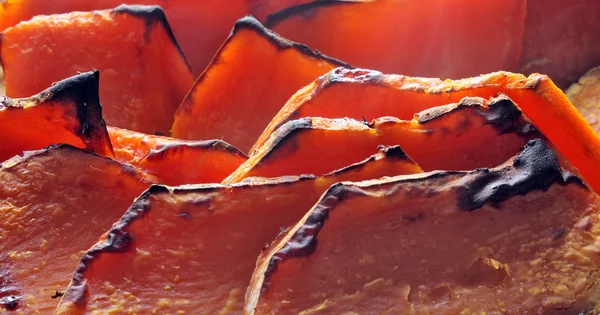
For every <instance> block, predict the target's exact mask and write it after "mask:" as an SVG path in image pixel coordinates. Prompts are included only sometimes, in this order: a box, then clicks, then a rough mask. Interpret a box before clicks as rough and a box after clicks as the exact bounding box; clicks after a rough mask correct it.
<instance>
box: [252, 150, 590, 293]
mask: <svg viewBox="0 0 600 315" xmlns="http://www.w3.org/2000/svg"><path fill="white" fill-rule="evenodd" d="M443 179H446V180H450V181H451V183H450V187H448V185H444V186H445V187H446V188H444V189H452V190H453V191H455V192H456V193H457V200H456V203H457V206H458V208H459V209H461V210H463V211H474V210H477V209H479V208H481V207H483V206H484V205H485V204H491V205H495V206H498V205H499V204H500V203H501V202H503V201H505V200H508V199H510V198H512V197H514V196H518V195H526V194H527V193H529V192H532V191H535V190H542V191H546V190H547V189H548V188H549V187H550V186H551V185H553V184H559V185H568V184H571V183H575V184H577V185H580V186H581V187H583V188H585V189H587V188H586V187H585V185H584V184H583V182H582V181H581V180H580V179H579V178H578V177H576V176H575V175H573V174H571V173H569V172H568V171H564V170H562V169H561V167H560V164H559V161H558V157H557V156H556V155H555V154H554V152H552V150H550V148H548V146H547V145H546V144H545V143H544V142H543V141H542V140H540V139H536V140H530V141H529V142H528V143H527V144H526V145H525V146H524V147H523V149H522V151H521V153H519V155H517V157H516V158H515V159H514V160H513V162H512V164H509V165H505V166H501V167H498V168H494V169H477V170H475V171H471V172H458V171H456V172H454V171H453V172H439V171H438V172H431V173H424V174H422V175H416V176H398V177H393V178H390V179H387V180H381V181H377V180H376V181H366V182H363V183H362V184H361V183H350V182H346V183H338V184H335V185H333V186H332V187H331V188H329V190H327V192H326V193H325V194H324V195H323V197H321V200H320V201H319V202H318V203H317V204H316V205H315V206H314V207H313V209H311V210H310V214H309V215H308V217H307V218H306V220H305V221H304V222H303V223H302V224H301V225H299V227H298V228H297V229H296V230H295V232H294V234H293V235H292V236H291V237H290V238H289V239H288V240H287V241H286V242H285V245H284V246H282V247H281V248H280V249H279V250H277V251H276V252H275V253H274V254H273V255H272V256H271V257H267V259H269V262H268V267H267V269H266V271H265V273H264V281H263V283H262V284H261V290H266V289H268V286H269V278H270V276H271V275H272V274H273V273H274V272H275V271H276V270H277V266H278V264H279V262H282V261H285V260H288V259H290V258H294V257H303V256H308V255H310V254H312V253H313V252H314V251H315V249H316V247H317V235H318V234H319V231H320V230H321V229H322V228H323V226H324V224H325V222H326V221H327V219H328V217H329V213H330V211H332V210H334V209H335V207H336V206H337V205H338V204H339V203H340V202H342V201H344V200H347V199H351V198H353V197H356V196H367V195H368V194H369V192H368V190H366V189H365V188H369V187H380V186H383V185H385V186H395V185H402V184H408V183H414V182H418V181H430V182H432V183H430V184H428V185H427V186H428V187H429V189H430V190H432V189H433V190H435V189H437V188H436V185H435V183H433V182H434V181H436V180H443ZM454 179H455V180H454ZM433 193H436V192H435V191H434V192H433ZM274 246H277V244H276V243H274Z"/></svg>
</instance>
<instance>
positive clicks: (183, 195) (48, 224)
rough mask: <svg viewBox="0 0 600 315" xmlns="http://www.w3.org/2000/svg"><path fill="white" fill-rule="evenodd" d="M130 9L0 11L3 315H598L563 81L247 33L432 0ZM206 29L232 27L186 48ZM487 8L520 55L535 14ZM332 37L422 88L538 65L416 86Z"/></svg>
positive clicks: (587, 212) (587, 186) (459, 57)
mask: <svg viewBox="0 0 600 315" xmlns="http://www.w3.org/2000/svg"><path fill="white" fill-rule="evenodd" d="M112 2H114V1H99V3H98V4H97V6H98V7H94V6H92V5H82V4H77V3H76V2H75V1H65V3H64V4H57V5H56V6H53V7H44V6H37V5H36V3H35V1H31V0H30V1H25V0H21V1H16V2H15V3H14V4H12V3H11V2H9V3H8V5H2V6H0V21H9V22H6V23H8V24H7V25H5V26H2V24H0V26H2V27H6V29H4V30H3V32H2V33H1V36H2V37H1V38H2V41H1V44H0V60H1V61H2V66H3V68H4V75H5V79H6V92H7V94H8V96H10V97H11V98H8V97H0V126H1V128H2V133H3V135H4V136H3V137H2V139H1V140H0V141H1V142H2V143H1V144H0V159H1V160H2V164H1V167H0V179H1V182H2V184H3V185H2V187H1V188H0V222H1V223H0V306H1V307H2V310H4V311H8V312H9V313H10V312H15V313H25V314H27V313H36V312H37V313H52V312H55V313H56V314H84V313H96V312H97V313H104V312H109V313H111V312H112V313H140V314H146V313H154V314H163V313H207V314H214V313H223V314H228V313H232V314H235V313H246V314H297V313H302V314H313V313H326V314H343V313H352V312H353V313H358V314H362V313H390V314H405V313H406V314H410V313H448V314H457V313H462V314H471V313H477V314H479V313H481V312H488V313H494V312H498V313H518V314H523V313H548V312H559V311H566V312H570V313H573V312H576V313H580V312H588V311H589V312H593V311H598V309H597V307H596V302H597V299H596V297H595V292H596V290H597V285H598V284H599V283H600V282H599V280H600V274H599V273H598V270H599V266H600V259H598V257H599V256H598V254H599V252H600V248H598V244H599V242H600V241H598V239H599V236H600V232H599V231H600V217H599V216H598V215H599V211H600V209H599V207H600V198H599V197H598V195H597V194H596V192H597V191H600V176H599V175H598V174H600V137H598V135H597V134H596V133H595V132H594V131H593V130H592V128H591V127H590V126H589V124H588V123H587V122H586V121H585V120H584V118H583V117H582V116H581V115H580V114H579V113H578V112H577V110H576V109H575V107H574V106H573V105H572V104H571V103H570V102H569V100H568V99H567V97H566V96H565V94H563V92H562V91H561V90H560V89H559V88H558V87H557V86H556V85H555V84H554V83H553V82H552V81H551V80H550V78H549V77H547V76H544V75H540V74H532V75H530V76H529V77H526V76H523V75H520V74H515V73H510V72H502V71H500V72H491V73H489V74H486V75H480V76H475V77H470V78H466V79H456V80H440V79H427V78H420V77H409V76H403V75H393V74H383V73H381V72H379V71H375V70H367V69H361V68H354V67H353V66H351V65H349V64H348V63H346V62H344V61H341V60H338V59H335V58H332V57H329V56H326V55H323V54H322V53H319V52H317V51H313V50H311V49H310V48H309V47H308V46H306V45H303V44H299V43H295V42H292V41H290V40H288V39H285V38H283V37H281V36H280V35H278V34H276V33H274V32H273V31H272V30H270V29H268V28H266V27H265V26H263V25H262V24H261V21H259V20H257V19H256V18H254V17H251V16H245V17H243V15H244V14H247V13H252V14H254V15H255V16H257V17H258V18H259V19H261V20H263V21H266V23H267V25H269V26H270V27H273V28H275V29H278V28H280V30H281V31H282V33H286V32H289V30H290V29H292V28H293V25H294V24H295V23H300V22H299V20H300V19H301V18H303V17H304V16H305V15H304V14H305V13H306V12H307V10H309V11H310V10H312V11H311V12H313V15H312V17H311V18H310V19H308V21H306V22H303V23H305V25H306V28H307V29H309V28H311V27H318V26H319V25H323V24H322V23H329V22H330V21H331V19H327V18H326V17H327V16H328V15H336V14H341V15H344V14H345V15H346V16H347V17H352V18H348V19H349V20H354V19H358V20H362V19H365V18H366V19H368V17H367V16H369V15H360V16H358V15H357V12H359V11H357V10H359V9H360V10H369V12H373V14H374V16H378V15H379V16H382V17H385V18H388V19H390V20H394V21H396V20H397V19H393V16H390V15H389V14H390V13H388V12H389V11H393V12H400V10H399V7H402V6H404V7H402V8H403V9H405V11H402V12H410V10H418V9H419V8H421V6H422V5H425V4H421V2H419V1H404V2H397V3H396V2H393V1H387V0H381V1H374V2H360V3H359V2H356V3H346V2H335V1H332V2H331V3H329V2H316V3H311V4H299V3H301V2H306V1H283V2H281V3H279V2H277V3H271V1H267V0H246V1H241V0H240V1H237V2H236V1H234V2H235V3H233V2H232V3H231V4H229V5H230V6H231V10H225V8H224V7H223V6H222V4H219V3H217V2H214V3H212V2H211V1H206V3H204V2H203V3H202V4H198V3H196V2H194V1H187V2H186V1H181V3H179V4H170V3H166V2H165V3H159V4H161V6H163V7H164V11H163V8H161V7H159V6H146V5H121V6H118V7H116V8H114V9H106V8H110V7H113V6H116V5H118V3H112ZM137 2H140V4H154V3H155V2H152V3H145V1H137ZM159 2H160V1H159ZM425 2H432V3H429V4H427V5H433V6H435V5H440V6H444V5H446V6H447V5H448V4H445V2H443V4H442V2H439V3H438V4H433V2H436V1H433V0H431V1H425ZM533 2H535V1H533ZM519 3H520V4H519ZM11 4H12V5H11ZM295 4H298V6H294V7H291V8H288V9H285V8H286V7H288V6H291V5H295ZM78 5H80V6H82V7H78ZM94 9H105V10H98V11H93V12H92V11H87V12H85V11H78V12H71V13H65V14H56V15H40V16H36V17H33V18H32V19H31V20H29V21H26V20H27V19H28V18H30V17H31V16H33V15H35V14H40V13H47V14H48V13H62V12H69V11H76V10H94ZM278 9H285V10H283V11H281V12H278V13H275V14H272V15H270V16H269V17H267V16H268V14H269V13H272V12H274V11H273V10H278ZM527 9H531V8H527ZM534 9H535V7H534ZM40 10H41V11H40ZM201 10H204V11H203V12H205V13H204V14H206V15H210V14H209V13H207V12H213V13H214V14H216V12H221V11H220V10H223V11H227V12H228V14H227V17H225V16H224V17H223V19H222V20H219V21H209V22H206V23H205V24H202V25H195V24H191V26H190V27H191V28H194V29H193V30H185V25H186V24H185V21H189V19H190V18H191V17H196V20H195V21H196V23H199V22H198V21H200V19H199V18H197V16H198V15H194V12H197V11H201ZM407 10H408V11H407ZM472 10H473V12H471V13H477V15H478V16H480V15H482V14H485V13H486V12H491V11H494V12H496V13H497V12H505V14H506V15H507V16H510V17H511V19H507V20H505V22H507V23H508V22H510V23H509V24H510V25H511V26H513V27H514V28H515V31H514V32H508V33H503V34H504V35H506V34H508V35H509V37H510V39H511V40H512V43H516V44H515V45H517V46H519V47H520V45H521V44H518V42H519V41H518V40H516V41H515V38H517V39H518V38H521V37H523V36H524V35H523V34H526V33H527V30H528V28H527V27H525V26H526V25H527V23H525V22H526V20H525V13H524V12H525V11H524V10H526V8H525V2H515V3H513V4H507V2H497V3H496V4H493V5H491V6H483V5H482V6H476V5H472ZM489 10H491V11H489ZM165 12H166V14H165ZM467 13H468V12H467ZM403 14H404V13H403ZM461 14H462V13H461ZM465 14H466V13H465ZM237 15H242V16H239V18H240V19H239V20H237V22H235V23H234V21H230V22H231V23H230V22H228V19H230V18H231V16H236V18H237V17H238V16H237ZM409 16H410V15H409ZM3 17H6V19H3ZM8 17H10V19H8ZM433 18H435V15H432V16H429V15H418V16H417V17H415V18H414V19H413V20H411V19H410V18H408V20H409V22H410V23H413V24H411V25H413V27H418V26H419V25H422V24H423V23H425V24H428V25H431V23H430V22H428V21H430V19H433ZM234 19H235V18H234ZM402 20H403V21H405V20H407V19H402ZM10 21H13V22H10ZM19 21H22V22H21V23H18V22H19ZM10 23H12V24H10ZM17 23H18V24H17ZM227 23H229V24H227ZM339 23H341V24H340V25H338V26H339V27H342V26H345V27H347V26H349V25H346V24H344V23H345V22H344V21H343V19H339ZM389 23H391V22H389ZM403 23H408V22H403ZM519 23H521V24H519ZM9 24H10V25H9ZM224 24H227V25H228V26H227V28H229V27H231V25H233V29H232V31H231V33H230V35H229V37H227V38H226V39H225V38H223V39H222V40H224V43H223V45H222V46H221V47H220V49H218V51H216V55H214V57H213V58H212V61H211V62H208V61H206V56H207V54H208V55H210V56H212V53H214V50H215V49H216V47H214V45H213V44H210V45H209V44H207V45H206V47H200V46H198V45H197V44H192V42H193V38H195V37H193V36H191V35H192V34H193V32H194V31H199V30H201V29H202V28H209V29H210V28H215V29H218V30H219V32H221V31H222V29H223V27H224V26H222V25H224ZM519 25H521V26H522V27H519ZM452 28H453V29H455V30H456V32H453V33H452V34H453V36H459V37H457V40H458V39H460V38H461V37H460V36H466V35H468V34H469V33H468V32H469V29H472V28H470V27H466V26H464V25H461V24H458V25H452ZM278 30H279V29H278ZM340 30H343V32H351V30H350V29H345V28H340ZM362 31H364V30H362ZM219 32H216V33H215V34H217V35H215V36H217V37H218V34H219ZM357 32H358V31H357ZM461 32H462V33H461ZM477 34H478V36H479V37H477V36H474V37H473V38H472V40H473V41H479V42H481V41H485V39H486V36H489V35H487V34H486V32H485V30H481V29H479V30H476V34H474V35H477ZM296 35H298V36H305V35H306V34H305V33H304V31H302V32H300V31H299V32H297V34H296ZM290 36H291V37H293V36H295V35H294V34H291V33H290ZM327 36H328V35H327V34H326V32H325V33H324V34H322V35H321V37H318V38H315V39H314V40H313V39H311V38H306V39H305V41H306V42H311V44H312V43H313V42H314V45H315V46H323V47H325V46H327V45H333V46H331V52H333V55H334V56H336V57H337V56H339V57H343V58H342V59H344V60H345V61H350V62H351V63H354V64H357V65H360V66H363V65H365V64H369V63H371V62H375V61H377V62H379V63H374V64H373V65H374V67H378V68H381V69H383V70H388V69H389V68H390V67H392V68H393V67H398V66H399V65H400V67H401V68H399V69H398V71H405V73H409V74H416V75H419V73H422V74H426V75H430V76H448V77H456V76H458V75H460V76H465V77H467V76H470V75H475V74H477V73H478V71H482V69H483V70H485V72H489V71H494V70H500V69H513V67H515V66H516V65H518V64H519V62H517V61H518V60H517V59H516V57H514V56H512V55H513V54H517V55H518V53H519V49H520V48H511V49H510V50H499V49H495V48H493V47H491V46H481V47H485V48H482V49H484V50H485V51H469V50H468V49H467V50H464V47H461V48H460V49H458V50H456V51H454V54H447V55H446V56H450V58H452V59H453V60H455V61H456V62H455V63H453V65H454V67H455V68H445V67H444V64H443V63H441V64H437V65H436V63H429V64H428V66H427V67H426V68H419V67H416V68H414V69H412V68H402V67H404V66H402V65H401V63H398V62H393V61H390V59H389V55H386V54H385V53H383V54H384V55H385V56H384V57H385V58H381V59H379V60H376V59H373V58H371V59H369V58H368V56H369V55H371V52H369V51H368V50H367V49H366V48H365V51H362V50H353V51H350V52H349V53H348V54H346V52H343V51H340V52H339V53H337V51H338V50H336V46H335V42H332V41H327V40H323V39H325V38H327ZM407 36H408V35H407ZM358 38H359V40H361V38H366V36H358ZM303 39H304V38H303ZM180 40H181V41H182V42H183V43H182V45H181V47H182V48H183V49H181V48H180V46H179V41H180ZM365 40H366V39H365ZM370 40H372V41H378V40H381V41H383V38H378V37H376V38H372V39H370ZM402 40H403V41H410V40H412V36H408V37H407V38H406V39H402ZM215 41H217V40H216V39H214V38H213V39H210V42H211V43H214V42H215ZM218 41H221V39H219V40H218ZM493 42H494V43H496V44H499V42H496V41H493ZM100 43H101V44H100ZM451 46H452V45H447V46H444V45H441V46H440V47H436V48H435V49H437V50H442V51H445V50H447V49H450V48H449V47H451ZM365 47H366V46H365ZM398 47H402V46H401V45H398ZM398 47H396V46H394V47H391V48H390V49H391V52H389V54H395V53H396V52H394V49H396V48H398ZM209 49H213V51H212V52H207V51H208V50H209ZM399 49H400V48H399ZM500 51H502V52H504V53H505V52H507V51H508V54H509V55H501V56H497V57H494V56H493V55H492V54H493V53H497V52H500ZM468 53H473V54H474V55H473V56H470V55H468ZM583 53H587V52H582V54H583ZM190 54H191V55H192V56H191V57H189V56H190ZM407 56H408V57H410V58H411V60H417V61H419V62H421V61H420V59H419V56H416V55H414V54H412V53H411V52H410V51H408V52H407ZM476 56H483V57H481V58H480V60H479V62H478V63H477V62H472V58H475V57H476ZM50 60H51V61H50ZM188 61H190V63H191V66H190V64H189V63H188ZM467 61H469V62H467ZM496 63H497V64H496ZM205 64H208V67H207V68H206V69H205V70H204V71H203V72H201V74H200V76H199V77H198V78H197V79H196V81H195V82H194V76H195V75H196V74H198V73H200V71H201V70H198V67H200V69H203V68H204V66H205ZM417 64H418V63H410V62H407V63H406V64H405V66H414V65H417ZM442 68H443V71H442ZM403 69H405V70H403ZM564 70H565V72H570V71H573V70H572V69H564ZM393 71H396V70H393ZM444 71H448V72H444ZM553 71H554V70H553ZM78 72H79V73H78ZM255 74H260V75H255ZM563 79H564V78H561V80H563ZM54 82H56V83H54ZM43 89H45V90H43ZM42 90H43V91H42ZM40 91H41V92H40ZM186 93H187V94H186ZM101 104H102V105H101ZM167 135H169V136H167ZM132 201H133V204H132ZM98 238H99V239H98Z"/></svg>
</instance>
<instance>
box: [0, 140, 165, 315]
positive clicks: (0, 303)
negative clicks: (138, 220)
mask: <svg viewBox="0 0 600 315" xmlns="http://www.w3.org/2000/svg"><path fill="white" fill-rule="evenodd" d="M0 181H1V182H2V185H0V186H1V187H0V266H2V273H0V279H2V281H0V312H5V311H8V313H13V311H14V313H16V314H35V313H36V312H40V313H41V314H49V313H50V314H51V313H52V312H53V310H54V309H55V308H56V306H57V304H58V302H59V299H57V298H56V294H57V291H59V292H64V290H65V288H66V287H67V285H68V284H69V280H70V278H71V275H72V272H73V270H74V269H75V267H77V264H78V259H79V257H80V256H81V252H83V251H85V250H86V249H88V248H89V247H90V246H91V245H93V244H94V243H95V242H96V241H97V240H98V237H99V236H100V235H102V233H104V232H105V231H106V230H107V229H109V228H110V227H111V225H112V224H113V223H114V222H115V221H116V220H118V219H119V217H121V216H122V215H123V213H124V209H126V208H127V207H128V206H129V205H130V204H131V201H132V200H133V199H134V198H135V197H137V196H138V195H139V194H140V193H141V192H142V191H144V190H145V189H147V188H148V186H149V185H150V184H152V183H155V182H156V180H155V179H154V178H153V177H152V176H149V175H147V174H144V173H142V172H140V171H138V170H136V169H134V168H133V167H130V166H125V165H123V164H120V163H118V162H115V161H114V160H111V159H109V158H107V157H101V156H99V155H96V154H93V153H90V152H88V151H84V150H81V149H79V148H75V147H72V146H69V145H59V146H52V147H50V148H46V149H43V150H40V151H34V152H28V153H26V154H25V156H24V157H15V158H13V159H10V160H8V161H5V162H3V163H2V165H1V167H0ZM52 296H54V298H52Z"/></svg>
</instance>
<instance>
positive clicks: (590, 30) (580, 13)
mask: <svg viewBox="0 0 600 315" xmlns="http://www.w3.org/2000/svg"><path fill="white" fill-rule="evenodd" d="M598 14H600V2H599V1H596V0H575V1H570V2H569V7H568V10H565V2H564V1H561V0H527V19H526V27H525V34H524V38H523V50H522V53H521V57H520V61H519V67H518V70H517V72H521V73H534V72H539V73H544V74H546V75H548V76H549V77H551V78H552V80H553V81H554V82H555V83H556V85H558V86H559V87H560V88H563V89H566V88H567V87H569V85H570V84H572V83H574V82H576V81H577V79H578V78H579V77H580V76H581V75H583V74H584V73H585V72H586V71H587V70H589V69H591V68H592V67H595V66H597V65H600V20H599V19H598Z"/></svg>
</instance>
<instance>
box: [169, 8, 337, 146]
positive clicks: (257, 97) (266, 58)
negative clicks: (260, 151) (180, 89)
mask: <svg viewBox="0 0 600 315" xmlns="http://www.w3.org/2000/svg"><path fill="white" fill-rule="evenodd" d="M340 65H344V64H343V63H342V62H340V61H337V60H335V59H331V58H329V57H327V56H323V55H321V54H319V53H315V52H313V51H312V50H310V48H308V47H307V46H304V45H301V44H297V43H293V42H290V41H288V40H286V39H284V38H282V37H280V36H279V35H277V34H275V33H273V32H272V31H270V30H268V29H266V28H265V27H264V26H262V24H260V22H258V21H257V20H256V19H254V18H253V17H245V18H242V19H240V20H239V21H237V22H236V23H235V26H234V28H233V31H232V32H231V35H230V37H229V39H228V40H227V41H226V42H225V44H224V45H223V47H221V50H220V51H219V52H218V53H217V56H216V57H215V59H214V60H213V62H212V63H211V65H210V66H209V67H208V69H207V70H206V71H205V72H204V73H203V74H202V75H201V76H200V77H199V78H198V80H197V81H196V84H195V85H194V87H193V88H192V91H191V92H190V94H188V96H187V97H186V98H185V100H184V102H183V103H182V104H181V106H180V107H179V109H178V110H177V113H176V114H175V123H174V124H173V128H172V129H171V132H172V134H173V137H176V138H181V139H192V140H195V139H213V138H217V139H223V140H225V141H227V142H229V143H231V144H233V145H234V146H236V147H238V148H240V149H241V150H242V151H244V152H247V151H248V150H249V149H250V147H251V146H252V144H254V142H255V141H256V138H257V137H258V136H259V135H260V133H261V132H262V131H263V130H264V129H265V127H266V126H267V125H268V124H269V121H270V120H271V118H272V117H273V116H275V114H277V112H279V110H280V109H281V107H282V106H283V105H284V104H285V102H286V101H287V100H288V99H289V98H290V96H292V95H293V94H294V93H296V91H298V89H300V88H301V87H303V86H305V85H307V84H309V83H310V82H311V81H313V80H314V79H315V78H317V77H319V76H321V75H323V74H325V73H327V72H329V71H330V70H332V69H334V68H335V67H337V66H340ZM251 73H268V75H264V76H249V75H248V74H251ZM198 122H201V123H198Z"/></svg>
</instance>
